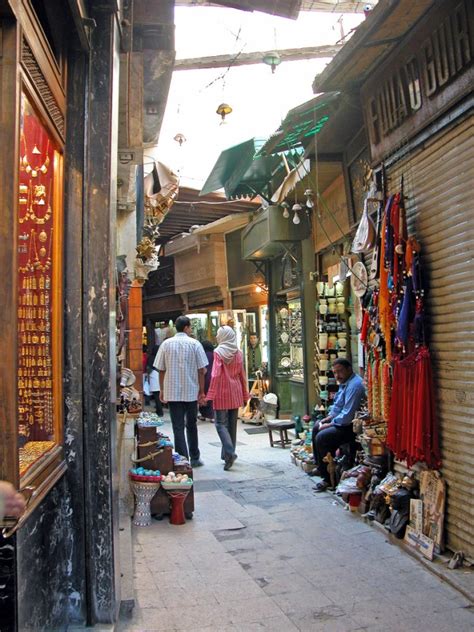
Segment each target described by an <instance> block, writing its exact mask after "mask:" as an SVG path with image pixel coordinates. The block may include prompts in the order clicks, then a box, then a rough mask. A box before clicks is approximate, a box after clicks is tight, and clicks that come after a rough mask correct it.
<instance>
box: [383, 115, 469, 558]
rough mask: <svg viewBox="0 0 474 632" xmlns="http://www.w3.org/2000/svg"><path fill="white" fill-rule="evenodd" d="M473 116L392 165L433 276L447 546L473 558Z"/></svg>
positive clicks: (431, 308)
mask: <svg viewBox="0 0 474 632" xmlns="http://www.w3.org/2000/svg"><path fill="white" fill-rule="evenodd" d="M473 128H474V116H472V115H471V116H470V117H469V118H468V119H466V120H464V121H463V122H461V123H460V124H459V125H457V126H456V127H454V128H452V129H451V130H449V131H448V132H446V133H444V134H443V135H441V136H437V137H435V138H433V139H432V140H431V141H429V142H427V143H426V144H425V146H424V147H423V148H422V149H421V150H419V151H418V152H416V153H414V154H412V155H411V156H410V157H409V158H408V159H404V160H403V161H400V162H399V163H396V164H395V165H393V166H392V167H391V168H390V170H389V173H388V180H389V187H390V188H389V190H390V191H395V190H398V189H399V187H400V181H401V176H402V175H403V177H404V184H405V194H406V196H407V201H406V205H407V211H408V223H409V228H410V232H411V233H415V235H416V237H417V239H418V240H419V241H420V242H421V245H422V253H423V262H424V269H425V272H426V273H427V278H428V282H429V288H430V289H429V294H428V298H427V313H428V316H429V320H430V327H431V341H430V347H431V350H432V356H433V363H434V373H435V380H436V390H437V398H438V400H437V406H438V410H439V423H440V434H441V446H442V457H443V468H442V472H443V475H444V477H445V479H446V482H447V485H448V498H447V515H446V535H447V545H448V546H449V548H450V549H453V550H462V551H464V552H465V554H466V555H467V556H468V557H469V558H471V559H473V558H474V493H473V485H474V202H473V188H472V187H473V181H474V129H473Z"/></svg>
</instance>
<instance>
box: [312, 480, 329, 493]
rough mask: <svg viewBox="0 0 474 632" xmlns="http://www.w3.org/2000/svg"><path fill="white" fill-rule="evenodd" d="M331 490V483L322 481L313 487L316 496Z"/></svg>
mask: <svg viewBox="0 0 474 632" xmlns="http://www.w3.org/2000/svg"><path fill="white" fill-rule="evenodd" d="M328 489H330V486H329V483H327V482H326V481H320V482H319V483H317V484H316V485H315V486H314V487H313V491H314V493H315V494H319V493H321V492H325V491H327V490H328Z"/></svg>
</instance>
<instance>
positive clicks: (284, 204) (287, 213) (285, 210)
mask: <svg viewBox="0 0 474 632" xmlns="http://www.w3.org/2000/svg"><path fill="white" fill-rule="evenodd" d="M281 207H282V209H283V217H284V218H285V219H288V218H289V217H290V211H289V210H288V209H289V208H290V205H289V204H288V202H282V203H281Z"/></svg>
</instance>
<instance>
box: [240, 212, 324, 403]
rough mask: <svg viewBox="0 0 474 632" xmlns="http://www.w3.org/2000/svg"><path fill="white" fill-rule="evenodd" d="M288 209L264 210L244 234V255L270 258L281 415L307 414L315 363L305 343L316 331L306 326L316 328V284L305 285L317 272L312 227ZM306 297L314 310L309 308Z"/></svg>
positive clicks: (273, 359) (272, 344)
mask: <svg viewBox="0 0 474 632" xmlns="http://www.w3.org/2000/svg"><path fill="white" fill-rule="evenodd" d="M283 211H284V209H283V208H282V207H281V206H269V207H267V208H266V209H262V211H261V213H260V214H259V215H258V216H257V217H256V218H255V219H254V220H253V222H251V223H250V224H249V225H248V226H247V227H246V229H245V230H244V231H243V233H242V255H243V258H244V259H246V260H250V261H256V262H266V271H267V276H266V278H267V284H268V309H269V320H268V336H269V338H268V339H269V351H270V353H269V366H270V389H271V390H272V391H273V392H275V393H276V394H277V395H278V397H279V406H280V411H281V412H282V413H291V412H292V411H295V410H298V411H300V414H304V413H305V412H306V411H307V409H308V407H309V406H311V405H312V402H313V399H314V394H313V393H314V391H313V390H312V389H311V387H310V385H309V384H308V380H305V379H304V378H305V375H307V374H308V370H307V367H306V363H309V364H310V365H311V364H312V356H311V355H310V353H309V352H308V348H307V347H308V345H306V344H305V341H306V340H310V339H311V334H309V335H308V336H307V337H305V328H306V331H307V329H308V328H311V327H314V300H312V299H311V292H312V290H313V291H314V284H311V286H312V287H306V285H305V283H304V280H305V278H307V279H309V272H310V271H312V270H313V258H312V256H311V253H312V247H311V240H310V239H309V235H310V226H309V220H308V219H307V217H306V215H304V216H303V219H302V221H301V223H299V224H294V223H293V222H289V221H288V220H287V219H286V218H285V217H284V216H283ZM305 272H306V275H305ZM305 300H306V301H308V303H310V304H311V306H312V309H310V310H306V311H305V309H304V307H305ZM310 373H311V371H309V374H310Z"/></svg>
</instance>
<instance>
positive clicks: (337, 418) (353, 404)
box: [313, 358, 365, 492]
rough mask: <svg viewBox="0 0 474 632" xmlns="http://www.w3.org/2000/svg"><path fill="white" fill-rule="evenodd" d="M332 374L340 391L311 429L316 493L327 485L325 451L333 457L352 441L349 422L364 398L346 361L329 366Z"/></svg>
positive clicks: (328, 484) (363, 390) (358, 378)
mask: <svg viewBox="0 0 474 632" xmlns="http://www.w3.org/2000/svg"><path fill="white" fill-rule="evenodd" d="M332 372H333V373H334V377H335V378H336V380H337V381H338V383H339V390H338V391H337V393H336V396H335V397H334V403H333V405H332V406H331V408H330V409H329V415H328V416H327V417H325V418H324V419H322V420H321V421H320V422H319V423H316V424H315V426H314V428H313V454H314V460H315V462H316V465H317V469H318V472H319V475H320V476H321V477H322V479H323V480H322V481H321V482H320V483H318V484H317V485H316V487H315V488H314V489H315V491H317V492H323V491H325V490H326V489H327V488H328V487H329V486H330V478H329V474H328V468H327V464H326V463H325V462H324V461H323V459H324V457H325V456H326V455H327V453H328V452H330V453H331V454H332V455H333V456H334V454H335V452H336V450H337V449H338V448H339V446H341V445H342V444H343V443H348V442H350V441H352V440H353V439H354V432H353V430H352V420H353V419H354V415H355V413H356V411H357V410H358V408H359V406H360V403H361V400H362V399H363V397H364V396H365V387H364V383H363V381H362V378H361V377H359V376H358V375H356V374H355V373H354V371H353V370H352V364H351V363H350V362H349V360H346V359H345V358H337V360H335V361H334V363H333V365H332Z"/></svg>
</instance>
